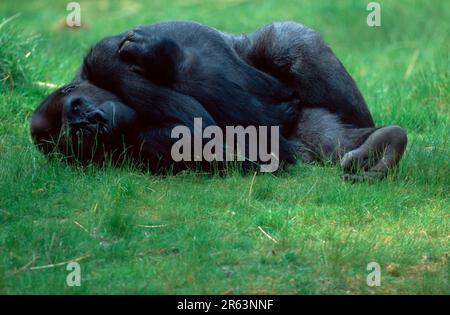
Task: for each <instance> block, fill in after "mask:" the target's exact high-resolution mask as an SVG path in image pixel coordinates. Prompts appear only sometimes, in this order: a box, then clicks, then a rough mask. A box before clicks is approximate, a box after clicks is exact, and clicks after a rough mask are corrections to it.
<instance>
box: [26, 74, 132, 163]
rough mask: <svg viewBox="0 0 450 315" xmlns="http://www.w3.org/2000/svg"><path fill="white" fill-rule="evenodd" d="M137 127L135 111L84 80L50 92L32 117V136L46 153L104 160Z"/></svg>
mask: <svg viewBox="0 0 450 315" xmlns="http://www.w3.org/2000/svg"><path fill="white" fill-rule="evenodd" d="M136 130H137V117H136V114H135V112H134V111H133V110H132V109H130V108H129V107H127V106H126V105H124V104H123V103H122V102H121V101H120V100H119V99H118V98H117V97H116V96H115V95H114V94H112V93H110V92H108V91H106V90H103V89H100V88H98V87H96V86H95V85H92V84H90V83H88V82H87V81H83V82H81V83H73V84H69V85H66V86H64V87H62V88H60V89H58V90H57V91H55V92H53V93H52V94H50V95H49V96H48V97H47V98H46V99H45V100H44V101H43V102H42V103H41V105H40V106H39V107H38V109H37V110H36V111H35V113H34V114H33V117H32V119H31V136H32V138H33V140H34V142H35V143H36V144H37V145H38V146H39V148H40V149H41V150H42V151H43V152H44V153H46V154H49V153H51V152H54V151H55V149H56V151H59V152H61V153H63V154H64V155H66V156H68V157H70V158H74V159H76V160H77V161H79V162H82V163H86V162H89V161H93V162H99V161H102V160H103V159H104V158H105V156H106V152H112V151H113V150H116V149H120V148H121V147H123V143H122V142H123V140H124V137H127V136H130V135H132V134H133V133H135V132H136Z"/></svg>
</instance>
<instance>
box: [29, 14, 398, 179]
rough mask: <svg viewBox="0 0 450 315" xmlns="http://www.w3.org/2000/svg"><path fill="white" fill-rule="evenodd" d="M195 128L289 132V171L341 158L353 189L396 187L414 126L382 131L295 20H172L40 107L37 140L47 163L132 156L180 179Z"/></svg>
mask: <svg viewBox="0 0 450 315" xmlns="http://www.w3.org/2000/svg"><path fill="white" fill-rule="evenodd" d="M194 118H201V119H202V122H203V125H202V128H206V127H208V126H218V127H220V128H221V129H224V128H225V127H226V126H238V125H239V126H244V127H247V126H279V128H280V136H279V156H278V157H277V158H278V159H279V160H280V161H281V162H284V163H285V164H289V163H294V162H295V159H296V158H297V157H299V158H301V159H302V160H304V161H306V162H312V161H325V160H332V161H338V160H340V163H341V165H342V167H343V169H344V174H345V177H346V178H348V179H353V180H355V179H367V178H382V177H384V176H385V175H386V173H387V171H388V170H389V169H390V168H392V167H393V166H395V165H396V164H397V163H398V161H399V160H400V158H401V156H402V154H403V152H404V150H405V147H406V133H405V131H404V130H403V129H402V128H400V127H398V126H387V127H382V128H375V126H374V123H373V120H372V117H371V115H370V112H369V110H368V108H367V105H366V103H365V101H364V99H363V97H362V95H361V93H360V92H359V90H358V88H357V87H356V84H355V82H354V81H353V79H352V78H351V77H350V75H349V74H348V73H347V71H346V70H345V68H344V67H343V65H342V64H341V63H340V61H339V60H338V59H337V58H336V57H335V56H334V54H333V52H332V51H331V49H330V48H328V47H327V46H326V45H325V43H324V42H323V41H322V39H321V38H320V36H319V35H318V34H317V33H316V32H314V31H313V30H311V29H309V28H307V27H305V26H303V25H301V24H298V23H295V22H277V23H272V24H269V25H267V26H265V27H263V28H261V29H259V30H257V31H256V32H255V33H253V34H250V35H240V36H235V35H231V34H227V33H223V32H220V31H218V30H216V29H213V28H210V27H207V26H204V25H201V24H198V23H195V22H164V23H157V24H154V25H150V26H143V27H137V28H135V29H133V30H131V31H129V32H126V33H122V34H119V35H116V36H112V37H108V38H105V39H103V40H102V41H100V42H99V43H97V44H96V46H95V47H93V48H92V49H91V50H90V52H89V53H88V54H87V56H86V57H85V59H84V62H83V65H82V66H81V68H80V70H79V71H78V73H77V75H76V77H75V79H74V80H73V81H72V82H71V83H69V84H68V85H66V86H64V87H62V88H60V89H58V90H57V91H55V92H53V93H52V94H51V95H50V96H48V97H47V98H46V99H45V100H44V101H43V102H42V104H41V105H40V106H39V107H38V108H37V109H36V111H35V113H34V115H33V117H32V120H31V134H32V137H33V139H34V141H35V143H36V144H38V146H39V147H40V149H41V150H42V151H43V152H44V153H46V154H49V153H51V152H54V150H55V149H57V150H58V151H59V152H62V153H63V154H65V155H66V156H68V158H69V159H72V160H77V161H80V162H83V163H85V162H88V161H94V162H100V161H103V160H104V159H105V157H106V156H110V157H112V159H113V160H114V161H118V160H121V159H123V158H124V157H125V156H126V157H129V158H131V159H133V160H135V161H138V162H139V163H144V164H145V166H146V167H148V168H150V169H151V170H152V171H157V170H159V169H161V168H164V167H167V166H171V167H173V168H174V169H175V170H180V169H183V168H185V167H187V166H188V165H190V164H189V162H175V161H174V160H173V159H172V157H171V148H172V145H173V144H174V143H175V142H176V141H177V139H173V138H171V132H172V130H173V128H174V127H175V126H179V125H182V126H186V127H188V128H189V129H190V130H192V131H193V132H194V128H195V126H194ZM192 160H195V158H192ZM201 163H202V164H201V165H202V166H203V167H204V168H207V169H210V167H211V165H210V163H205V162H201ZM191 164H196V163H194V162H192V163H191ZM245 165H246V163H244V166H245ZM249 165H252V163H250V164H249ZM249 165H246V166H245V167H247V166H249ZM357 172H358V174H357Z"/></svg>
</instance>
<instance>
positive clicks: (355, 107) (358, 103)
mask: <svg viewBox="0 0 450 315" xmlns="http://www.w3.org/2000/svg"><path fill="white" fill-rule="evenodd" d="M223 36H224V38H225V40H227V41H228V43H229V44H230V45H231V46H232V47H233V48H234V50H235V51H236V52H237V53H238V54H239V55H240V56H241V57H242V58H243V59H244V60H245V61H247V62H248V63H249V64H251V65H252V66H254V67H256V68H258V69H260V70H262V71H264V72H266V73H269V74H271V75H273V76H275V77H276V78H277V79H279V80H281V81H282V82H283V83H284V84H286V85H287V86H289V87H290V88H292V89H293V90H294V91H295V92H296V93H297V97H298V98H299V100H300V104H301V105H302V107H303V108H306V107H312V108H325V109H327V110H329V111H330V112H332V113H336V114H338V115H339V118H340V119H341V121H342V123H344V124H349V125H351V126H353V127H355V128H367V127H374V123H373V120H372V117H371V115H370V112H369V110H368V108H367V105H366V103H365V101H364V98H363V97H362V95H361V93H360V91H359V90H358V87H357V86H356V84H355V82H354V80H353V79H352V77H351V76H350V75H349V74H348V73H347V71H346V70H345V68H344V66H343V65H342V63H341V62H340V61H339V60H338V59H337V58H336V56H335V55H334V53H333V52H332V51H331V49H330V48H329V47H328V46H327V45H326V44H325V43H324V42H323V40H322V39H321V37H320V35H319V34H318V33H316V32H315V31H313V30H311V29H310V28H308V27H306V26H304V25H302V24H299V23H295V22H276V23H272V24H269V25H267V26H264V27H263V28H261V29H259V30H257V31H256V32H255V33H253V34H251V35H249V36H241V37H232V36H230V35H227V34H223Z"/></svg>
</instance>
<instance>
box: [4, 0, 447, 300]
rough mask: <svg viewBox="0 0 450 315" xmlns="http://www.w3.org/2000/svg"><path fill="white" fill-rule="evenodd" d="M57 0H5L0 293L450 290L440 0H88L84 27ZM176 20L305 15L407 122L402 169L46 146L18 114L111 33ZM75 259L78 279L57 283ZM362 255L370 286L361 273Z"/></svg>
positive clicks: (382, 118)
mask: <svg viewBox="0 0 450 315" xmlns="http://www.w3.org/2000/svg"><path fill="white" fill-rule="evenodd" d="M67 2H69V1H54V0H52V1H50V0H48V1H44V0H36V1H17V0H16V1H14V0H2V1H1V3H0V25H1V26H0V80H2V81H1V82H0V89H1V90H0V92H1V94H0V226H1V228H0V293H3V294H13V293H19V294H25V293H27V294H43V293H44V294H46V293H54V294H86V293H87V294H101V293H106V294H112V293H136V294H143V293H146V294H191V293H197V294H227V293H228V294H392V293H401V294H427V293H431V294H438V293H440V294H449V293H450V289H449V254H450V246H449V241H450V239H449V238H450V235H449V232H450V211H449V210H450V203H449V190H450V179H449V178H450V176H449V175H450V167H449V156H450V106H449V102H450V55H449V51H450V49H449V48H450V45H449V43H450V23H449V18H450V2H449V1H440V0H435V1H427V0H423V1H419V0H417V1H414V0H411V1H406V0H405V1H394V0H392V1H379V2H380V3H381V7H382V12H381V19H382V20H381V22H382V26H381V27H368V26H367V24H366V17H367V14H368V13H369V12H368V11H366V5H367V2H368V1H332V0H327V1H325V0H317V1H312V0H311V1H290V0H267V1H245V0H221V1H217V0H216V1H203V0H176V1H162V0H152V1H147V2H144V1H112V0H111V1H108V0H102V1H87V0H86V1H80V4H81V19H82V23H83V27H82V28H81V29H78V30H74V29H69V28H67V27H64V21H65V16H66V15H67V13H68V12H67V11H66V4H67ZM19 12H20V13H21V14H20V15H18V16H15V15H16V14H17V13H19ZM10 17H14V18H13V19H12V20H10V21H9V22H7V23H2V21H5V19H7V18H10ZM172 19H190V20H196V21H199V22H203V23H206V24H209V25H211V26H214V27H216V28H219V29H222V30H225V31H229V32H250V31H253V30H255V29H256V28H257V27H259V26H262V25H264V24H265V23H267V22H269V21H273V20H287V19H293V20H296V21H300V22H302V23H304V24H306V25H309V26H311V27H313V28H315V29H316V30H318V31H319V32H320V33H321V34H322V35H323V37H324V38H325V40H326V42H327V43H329V45H330V46H331V47H332V49H333V50H334V51H335V53H336V55H337V56H338V57H339V58H340V59H341V60H342V62H343V63H344V65H345V66H346V67H347V69H348V71H349V72H350V73H351V75H352V76H353V77H354V78H355V80H356V82H357V83H358V86H359V87H360V89H361V90H362V93H363V95H364V96H365V98H366V100H367V102H368V104H369V107H370V109H371V111H372V113H373V116H374V119H375V121H376V124H377V125H385V124H392V123H395V124H399V125H401V126H402V127H404V128H406V129H407V131H408V138H409V143H408V149H407V152H406V154H405V156H404V158H403V160H402V162H401V164H400V167H399V168H398V170H397V171H396V172H393V173H392V174H391V175H390V176H389V177H388V178H387V179H386V180H384V181H381V182H377V183H373V184H368V183H362V184H350V183H347V182H344V181H342V180H341V178H340V173H341V171H340V169H339V167H337V166H327V167H323V166H320V165H306V164H301V163H299V164H298V165H297V166H295V167H291V168H290V169H289V170H288V171H287V172H283V173H278V174H276V175H271V174H261V175H257V176H253V174H249V175H242V174H241V173H240V172H237V171H236V172H232V173H230V174H229V175H228V176H225V177H218V176H208V175H203V174H195V173H193V172H190V173H183V174H180V175H177V176H154V175H151V174H147V173H145V172H142V171H139V170H136V169H134V168H132V167H122V168H112V167H104V168H99V167H94V166H90V167H87V168H85V169H81V168H78V167H74V166H69V165H66V164H65V163H62V162H58V161H48V160H46V159H45V158H44V157H43V156H42V155H41V154H40V153H39V152H38V151H37V150H36V149H35V148H34V147H33V145H32V144H31V140H30V137H29V131H28V128H29V119H30V115H31V114H32V112H33V110H34V108H36V106H37V105H38V103H39V102H40V100H42V99H43V98H44V97H45V95H47V94H48V93H49V92H50V91H51V88H50V87H49V85H51V84H54V85H61V84H64V83H66V82H68V81H69V80H70V79H71V78H72V77H73V76H74V73H75V71H76V69H77V67H78V65H79V64H80V62H81V58H82V57H83V55H84V54H85V53H86V51H87V49H88V48H89V47H90V45H92V44H94V43H95V42H96V41H97V40H99V39H101V38H102V37H103V36H106V35H111V34H114V33H118V32H121V31H124V30H126V29H128V28H131V27H133V26H136V25H139V24H148V23H153V22H157V21H160V20H172ZM269 236H270V237H269ZM72 260H78V263H79V264H80V267H81V286H68V285H67V284H66V277H67V275H68V274H69V271H67V270H66V264H65V262H68V261H72ZM370 262H377V263H378V264H379V265H380V266H381V285H380V286H374V287H369V286H368V285H367V283H366V278H367V275H368V274H369V272H370V271H367V265H368V264H369V263H370ZM47 265H50V266H47ZM42 266H44V267H45V266H47V267H45V268H39V267H42ZM36 267H38V268H36Z"/></svg>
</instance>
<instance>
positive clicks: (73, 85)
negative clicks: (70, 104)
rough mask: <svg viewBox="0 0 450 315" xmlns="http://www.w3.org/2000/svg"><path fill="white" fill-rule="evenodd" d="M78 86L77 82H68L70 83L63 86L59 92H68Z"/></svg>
mask: <svg viewBox="0 0 450 315" xmlns="http://www.w3.org/2000/svg"><path fill="white" fill-rule="evenodd" d="M78 86H79V84H70V85H68V86H66V87H65V88H63V89H62V90H61V93H63V94H69V93H70V92H72V91H73V90H75V89H76V88H77V87H78Z"/></svg>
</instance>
